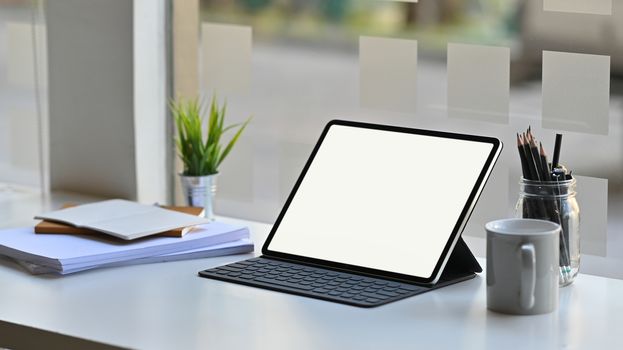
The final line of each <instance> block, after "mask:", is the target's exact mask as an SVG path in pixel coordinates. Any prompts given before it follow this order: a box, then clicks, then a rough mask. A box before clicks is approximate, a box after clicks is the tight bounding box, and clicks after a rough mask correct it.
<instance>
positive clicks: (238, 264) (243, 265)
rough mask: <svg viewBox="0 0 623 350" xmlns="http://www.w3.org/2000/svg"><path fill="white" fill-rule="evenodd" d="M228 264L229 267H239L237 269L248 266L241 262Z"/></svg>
mask: <svg viewBox="0 0 623 350" xmlns="http://www.w3.org/2000/svg"><path fill="white" fill-rule="evenodd" d="M227 266H228V267H234V268H237V269H244V268H245V267H247V265H245V264H240V263H235V264H230V265H227Z"/></svg>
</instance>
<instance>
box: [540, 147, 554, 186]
mask: <svg viewBox="0 0 623 350" xmlns="http://www.w3.org/2000/svg"><path fill="white" fill-rule="evenodd" d="M539 147H540V151H541V167H542V168H543V176H544V178H545V181H552V177H551V170H550V169H549V166H548V165H547V154H545V149H543V144H542V143H541V142H539Z"/></svg>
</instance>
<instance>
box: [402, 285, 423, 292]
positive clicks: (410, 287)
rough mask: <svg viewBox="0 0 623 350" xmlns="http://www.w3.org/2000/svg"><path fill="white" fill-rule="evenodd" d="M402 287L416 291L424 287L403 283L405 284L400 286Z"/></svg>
mask: <svg viewBox="0 0 623 350" xmlns="http://www.w3.org/2000/svg"><path fill="white" fill-rule="evenodd" d="M400 288H402V289H406V290H409V291H416V290H418V289H421V288H422V287H418V286H412V285H410V284H403V285H401V286H400Z"/></svg>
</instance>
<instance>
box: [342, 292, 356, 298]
mask: <svg viewBox="0 0 623 350" xmlns="http://www.w3.org/2000/svg"><path fill="white" fill-rule="evenodd" d="M340 296H341V297H342V298H348V299H350V298H352V297H354V296H355V294H351V293H342V295H340Z"/></svg>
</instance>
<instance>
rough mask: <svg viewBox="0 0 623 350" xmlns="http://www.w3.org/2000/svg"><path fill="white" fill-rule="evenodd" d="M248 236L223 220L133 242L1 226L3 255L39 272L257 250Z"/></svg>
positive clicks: (59, 271)
mask: <svg viewBox="0 0 623 350" xmlns="http://www.w3.org/2000/svg"><path fill="white" fill-rule="evenodd" d="M248 238H249V231H248V229H247V228H246V227H243V226H234V225H228V224H224V223H220V222H212V223H210V224H206V225H200V226H197V227H195V229H194V230H193V231H192V233H190V234H188V235H186V236H184V237H180V238H178V237H147V238H143V239H139V240H134V241H131V242H128V241H120V240H118V239H114V238H108V237H105V236H102V237H99V236H77V235H63V234H48V235H38V234H35V233H34V230H33V228H32V227H27V228H16V229H8V230H3V231H0V255H5V256H8V257H10V258H13V259H15V260H18V261H20V262H23V263H24V265H26V266H27V267H29V269H30V270H31V271H34V272H37V273H41V272H56V273H60V274H67V273H72V272H77V271H82V270H86V269H92V268H97V267H103V266H118V265H125V264H136V263H144V262H156V261H170V260H180V259H188V258H192V257H204V256H215V255H223V254H224V253H228V252H236V253H242V252H248V251H251V250H253V244H252V243H251V242H250V241H249V240H248ZM225 243H227V244H225ZM223 244H225V245H223ZM222 253H223V254H222Z"/></svg>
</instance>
